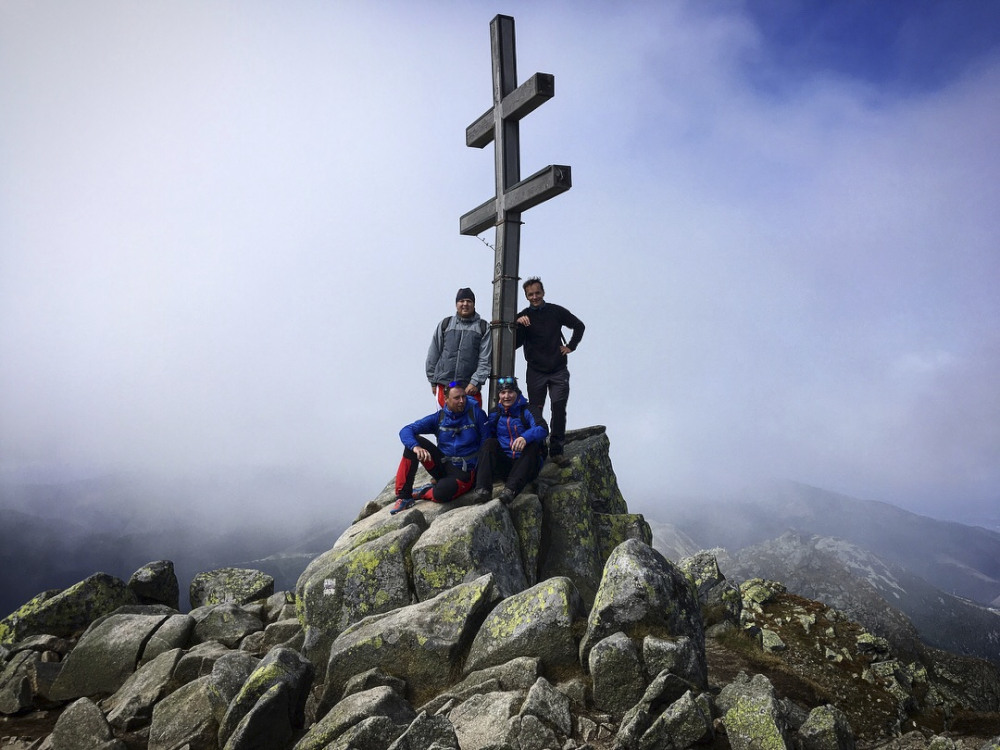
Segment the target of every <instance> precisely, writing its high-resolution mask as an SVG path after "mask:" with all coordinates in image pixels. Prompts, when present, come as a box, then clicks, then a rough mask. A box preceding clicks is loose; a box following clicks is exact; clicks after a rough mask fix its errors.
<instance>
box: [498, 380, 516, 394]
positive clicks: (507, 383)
mask: <svg viewBox="0 0 1000 750" xmlns="http://www.w3.org/2000/svg"><path fill="white" fill-rule="evenodd" d="M497 385H499V386H500V390H501V391H502V390H504V389H506V388H513V389H515V390H516V389H517V378H497Z"/></svg>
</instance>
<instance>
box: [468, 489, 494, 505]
mask: <svg viewBox="0 0 1000 750" xmlns="http://www.w3.org/2000/svg"><path fill="white" fill-rule="evenodd" d="M492 497H493V491H492V490H487V489H485V488H480V489H478V490H476V491H475V492H473V493H472V502H474V503H488V502H489V501H490V500H491V499H492Z"/></svg>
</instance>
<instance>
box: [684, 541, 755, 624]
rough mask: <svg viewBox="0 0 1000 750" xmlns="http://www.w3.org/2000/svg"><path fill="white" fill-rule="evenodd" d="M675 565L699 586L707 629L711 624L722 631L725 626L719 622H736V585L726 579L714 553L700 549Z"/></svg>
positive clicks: (738, 600) (738, 598)
mask: <svg viewBox="0 0 1000 750" xmlns="http://www.w3.org/2000/svg"><path fill="white" fill-rule="evenodd" d="M677 567H679V568H680V569H681V570H683V571H684V572H685V573H686V574H687V575H688V577H689V578H690V579H691V580H692V581H693V582H694V585H695V587H696V588H697V590H698V602H699V604H700V605H701V615H702V620H703V621H704V624H705V628H706V629H709V628H713V627H714V628H716V629H717V630H719V631H722V630H725V629H727V628H720V627H718V626H722V625H726V624H728V625H729V626H731V627H732V628H735V627H738V626H739V624H740V613H741V611H742V609H743V602H742V597H741V596H740V590H739V587H737V586H735V585H733V584H732V583H730V582H729V581H727V580H726V577H725V576H724V575H723V574H722V571H721V570H719V562H718V559H717V558H716V556H715V554H714V553H712V552H708V551H705V550H702V551H700V552H697V553H696V554H694V555H690V556H689V557H685V558H683V559H682V560H681V561H680V562H678V563H677Z"/></svg>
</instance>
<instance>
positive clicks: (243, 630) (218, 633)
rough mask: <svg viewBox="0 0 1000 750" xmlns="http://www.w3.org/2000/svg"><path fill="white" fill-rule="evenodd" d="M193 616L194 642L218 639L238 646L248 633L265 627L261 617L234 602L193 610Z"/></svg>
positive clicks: (233, 646) (225, 643)
mask: <svg viewBox="0 0 1000 750" xmlns="http://www.w3.org/2000/svg"><path fill="white" fill-rule="evenodd" d="M191 617H192V618H193V619H194V620H195V626H194V631H193V633H192V635H191V641H192V642H193V643H206V642H207V641H218V642H219V643H221V644H222V645H224V646H228V647H229V648H236V647H237V646H238V645H239V644H240V641H242V640H243V639H244V638H246V637H247V636H248V635H250V634H251V633H256V632H259V631H261V630H263V629H264V623H263V622H261V620H260V618H259V617H257V616H256V615H254V614H252V613H251V612H248V611H247V610H246V609H244V608H243V607H241V606H239V605H237V604H234V603H233V602H226V603H224V604H215V605H212V606H208V607H201V608H199V609H196V610H192V612H191Z"/></svg>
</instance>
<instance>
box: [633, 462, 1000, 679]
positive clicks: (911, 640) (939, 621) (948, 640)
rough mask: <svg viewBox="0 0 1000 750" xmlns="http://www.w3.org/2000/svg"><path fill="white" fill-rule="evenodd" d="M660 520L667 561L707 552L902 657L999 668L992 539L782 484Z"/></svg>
mask: <svg viewBox="0 0 1000 750" xmlns="http://www.w3.org/2000/svg"><path fill="white" fill-rule="evenodd" d="M670 518H671V521H672V522H673V523H671V524H664V523H657V522H653V521H651V523H650V525H651V527H652V529H653V540H654V545H659V546H657V549H659V550H660V551H661V552H662V553H663V554H664V555H666V556H667V557H669V558H671V559H679V558H680V557H682V556H683V555H685V554H690V551H689V550H690V549H691V547H692V545H693V546H695V547H698V546H703V545H708V544H711V545H712V546H713V547H715V548H716V554H717V556H718V559H719V564H720V567H721V568H722V570H723V573H724V574H725V575H726V576H727V577H729V578H731V579H732V580H734V581H735V582H740V581H745V580H747V579H750V578H755V577H762V578H768V579H772V580H777V581H782V582H783V583H784V584H785V585H787V586H788V589H789V591H792V592H794V593H796V594H798V595H800V596H804V597H807V598H810V599H816V600H819V601H824V602H827V603H829V604H830V605H831V606H833V607H836V608H838V609H840V610H842V611H844V612H846V613H848V614H849V615H850V616H851V617H853V618H855V619H857V620H858V621H859V622H862V623H864V624H865V626H866V627H868V628H870V629H871V630H872V631H873V632H875V633H878V634H879V635H882V636H884V637H887V638H889V639H890V640H891V641H893V642H894V644H895V645H896V646H897V648H900V649H903V650H906V651H910V652H912V651H914V650H915V648H916V641H917V639H918V638H919V639H920V640H922V641H923V642H924V643H926V644H929V645H931V646H935V647H938V648H942V649H945V650H948V651H951V652H953V653H958V654H967V655H971V656H976V657H979V658H984V659H988V660H990V661H992V662H994V663H996V664H1000V611H998V610H997V609H996V608H995V604H996V602H997V601H998V599H997V594H998V592H1000V582H998V581H997V580H996V577H995V570H996V568H997V566H998V565H1000V535H998V534H996V533H994V532H991V531H989V530H987V529H982V528H980V527H975V526H963V525H962V524H957V523H953V522H947V521H938V520H935V519H932V518H926V517H924V516H919V515H917V514H914V513H910V512H908V511H905V510H902V509H899V508H895V507H894V506H891V505H887V504H885V503H875V502H870V501H864V500H857V499H854V498H850V497H847V496H844V495H839V494H837V493H832V492H826V491H824V490H819V489H816V488H813V487H807V486H804V485H798V484H794V483H790V482H789V483H775V484H774V485H773V486H772V488H770V489H769V490H761V491H759V493H756V494H754V495H753V496H752V497H747V498H743V499H740V500H733V499H728V500H723V501H712V502H709V501H705V502H698V503H685V504H683V505H680V506H678V507H675V508H674V509H673V510H672V511H671V514H670ZM719 548H722V549H719ZM953 592H957V593H953ZM976 597H979V599H978V601H977V599H976ZM991 607H994V608H991Z"/></svg>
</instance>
